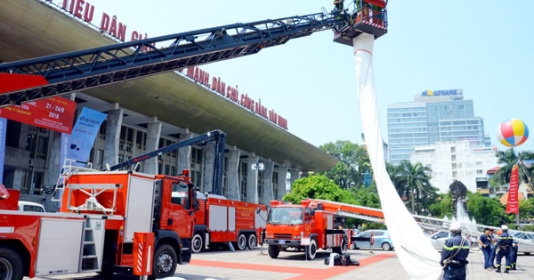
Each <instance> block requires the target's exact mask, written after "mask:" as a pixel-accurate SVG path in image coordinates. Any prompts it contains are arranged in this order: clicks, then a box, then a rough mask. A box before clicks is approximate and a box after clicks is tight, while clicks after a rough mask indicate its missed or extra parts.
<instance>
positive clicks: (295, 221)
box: [265, 199, 384, 260]
mask: <svg viewBox="0 0 534 280" xmlns="http://www.w3.org/2000/svg"><path fill="white" fill-rule="evenodd" d="M271 206H272V207H271V209H270V210H269V216H268V218H267V225H266V230H265V243H266V244H268V245H269V256H270V257H271V258H273V259H274V258H277V257H278V255H279V253H280V251H281V250H286V249H288V248H296V249H298V251H302V250H304V251H305V255H306V258H307V259H310V260H313V259H315V256H316V253H317V249H325V250H327V249H331V250H332V251H333V252H334V253H338V254H341V253H342V252H343V251H346V250H347V248H348V246H350V238H349V236H347V234H348V233H347V231H346V230H343V229H341V228H339V226H340V225H341V219H340V217H342V216H350V217H356V218H361V217H362V216H365V218H366V219H369V218H372V219H376V220H377V221H379V220H380V219H382V220H383V218H384V214H383V213H382V211H381V210H379V209H373V208H367V207H363V206H356V205H350V204H344V203H338V202H332V201H327V200H319V199H306V200H303V201H302V202H301V204H287V203H283V202H280V201H271Z"/></svg>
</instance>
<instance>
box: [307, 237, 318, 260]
mask: <svg viewBox="0 0 534 280" xmlns="http://www.w3.org/2000/svg"><path fill="white" fill-rule="evenodd" d="M306 255H307V257H308V260H313V259H315V256H316V255H317V241H315V239H312V240H310V245H308V246H307V247H306Z"/></svg>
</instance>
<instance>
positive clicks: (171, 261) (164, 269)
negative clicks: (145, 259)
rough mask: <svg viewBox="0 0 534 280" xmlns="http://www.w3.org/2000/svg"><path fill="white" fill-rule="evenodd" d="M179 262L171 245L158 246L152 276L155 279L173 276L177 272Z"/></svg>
mask: <svg viewBox="0 0 534 280" xmlns="http://www.w3.org/2000/svg"><path fill="white" fill-rule="evenodd" d="M177 261H178V258H177V257H176V251H174V248H173V247H172V246H171V245H169V244H163V245H161V246H158V248H157V249H156V253H155V254H154V265H153V269H152V271H153V274H152V276H153V277H154V278H155V279H157V278H166V277H170V276H173V275H174V273H175V271H176V264H177Z"/></svg>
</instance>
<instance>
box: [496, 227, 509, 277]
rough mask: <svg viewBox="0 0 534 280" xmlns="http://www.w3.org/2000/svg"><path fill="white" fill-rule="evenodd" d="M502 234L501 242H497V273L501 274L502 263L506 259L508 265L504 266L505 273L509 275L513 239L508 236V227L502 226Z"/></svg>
mask: <svg viewBox="0 0 534 280" xmlns="http://www.w3.org/2000/svg"><path fill="white" fill-rule="evenodd" d="M501 229H502V234H501V237H500V238H499V240H498V241H497V245H496V248H497V251H496V252H497V265H496V266H497V270H495V272H497V273H500V272H501V261H502V258H503V257H504V258H505V260H506V264H505V265H504V273H509V271H510V250H511V247H512V242H513V239H512V237H511V236H510V234H508V226H502V227H501Z"/></svg>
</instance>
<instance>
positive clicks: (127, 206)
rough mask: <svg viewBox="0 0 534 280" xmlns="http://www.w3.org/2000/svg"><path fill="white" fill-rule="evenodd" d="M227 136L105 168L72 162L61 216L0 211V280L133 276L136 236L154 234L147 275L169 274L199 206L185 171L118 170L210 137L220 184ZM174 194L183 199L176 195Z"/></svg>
mask: <svg viewBox="0 0 534 280" xmlns="http://www.w3.org/2000/svg"><path fill="white" fill-rule="evenodd" d="M225 137H226V136H225V134H224V133H222V132H221V131H218V130H215V131H210V132H208V133H206V134H202V135H199V136H197V137H194V138H191V139H188V140H185V141H182V142H178V143H176V144H173V145H171V146H168V147H164V148H161V149H159V150H156V151H153V152H150V153H147V154H144V155H141V156H139V157H136V158H133V159H131V160H129V161H127V162H124V163H120V164H117V165H115V166H112V167H110V168H109V170H106V171H98V170H92V169H89V168H84V167H75V166H70V167H69V168H68V169H67V170H66V171H65V173H64V178H63V188H61V191H62V193H63V196H62V200H61V201H62V203H61V208H60V213H30V214H29V212H18V211H12V210H0V232H1V233H2V234H1V236H0V260H1V261H2V264H4V265H3V266H2V268H3V269H2V270H1V271H0V273H2V276H3V277H2V278H4V279H15V280H19V279H22V277H23V276H29V277H35V276H48V275H55V274H70V273H79V272H98V273H100V274H102V275H110V274H113V273H131V272H132V271H133V267H134V262H133V260H134V250H133V248H134V234H135V233H154V250H153V251H152V252H153V253H152V255H151V256H149V257H150V258H151V259H152V260H153V261H152V267H151V268H150V271H151V274H152V277H153V278H164V277H168V276H172V275H174V273H175V271H176V265H177V264H182V263H187V262H189V260H190V259H191V237H192V234H193V229H194V212H195V211H197V210H198V208H199V203H198V200H197V197H196V191H195V190H194V188H193V184H192V182H191V180H190V178H189V176H188V172H184V174H182V175H180V176H166V175H149V174H143V173H138V172H134V171H131V170H127V171H116V170H117V169H119V168H122V167H127V166H131V165H132V164H134V163H138V162H140V161H143V160H146V159H149V158H151V157H154V156H157V155H159V154H161V153H164V152H167V151H171V150H175V149H178V148H181V147H184V146H189V145H193V144H199V143H205V142H207V141H215V147H216V148H215V149H214V150H215V158H216V160H215V161H214V168H213V170H214V185H215V184H219V183H220V180H215V177H217V178H220V177H221V175H220V172H221V168H220V167H221V165H222V164H221V162H222V160H223V158H224V146H225ZM214 189H219V187H214ZM175 193H182V194H183V195H182V197H183V198H186V199H182V200H176V199H175V197H174V196H173V194H175ZM10 204H13V203H10ZM3 209H8V207H6V208H3ZM59 248H60V249H59ZM7 264H8V265H7Z"/></svg>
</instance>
